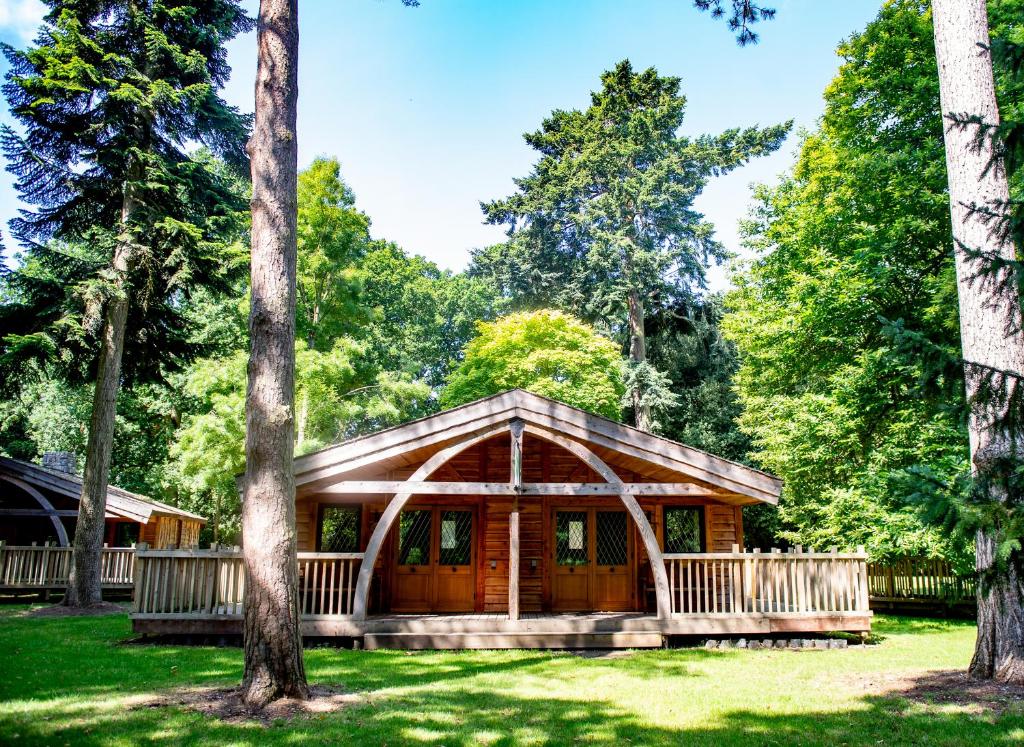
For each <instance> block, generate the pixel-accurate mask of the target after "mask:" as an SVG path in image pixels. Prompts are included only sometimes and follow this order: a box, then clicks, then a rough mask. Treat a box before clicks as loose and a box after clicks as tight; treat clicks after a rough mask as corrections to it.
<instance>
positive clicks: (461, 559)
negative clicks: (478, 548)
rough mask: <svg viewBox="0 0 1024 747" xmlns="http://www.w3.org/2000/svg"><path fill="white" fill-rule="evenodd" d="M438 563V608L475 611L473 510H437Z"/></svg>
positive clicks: (435, 597)
mask: <svg viewBox="0 0 1024 747" xmlns="http://www.w3.org/2000/svg"><path fill="white" fill-rule="evenodd" d="M434 523H435V526H436V528H437V562H436V564H435V566H434V590H435V594H434V609H435V610H436V611H438V612H472V611H473V601H474V592H475V587H476V579H475V577H474V573H473V569H474V567H475V564H474V562H473V556H474V548H473V539H474V532H473V511H472V510H470V509H465V508H460V509H436V511H435V522H434Z"/></svg>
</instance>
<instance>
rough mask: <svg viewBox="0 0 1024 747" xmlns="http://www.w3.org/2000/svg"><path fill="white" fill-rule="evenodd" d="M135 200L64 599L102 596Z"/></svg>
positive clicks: (107, 333)
mask: <svg viewBox="0 0 1024 747" xmlns="http://www.w3.org/2000/svg"><path fill="white" fill-rule="evenodd" d="M134 209H135V203H134V201H133V199H132V198H131V196H129V195H126V196H125V198H124V202H123V205H122V208H121V224H122V230H123V233H122V235H121V237H120V238H119V239H118V242H117V246H116V247H115V248H114V258H113V262H112V264H111V270H112V272H113V278H112V280H113V284H114V292H113V294H111V296H110V298H109V299H108V300H107V302H106V304H105V307H104V310H103V328H102V331H101V333H100V334H101V337H100V350H99V359H98V361H97V367H96V387H95V389H94V391H93V399H92V415H91V417H90V418H89V437H88V440H87V442H86V447H85V473H84V474H83V476H82V495H81V498H80V500H79V502H78V521H77V523H76V524H75V542H74V550H73V552H72V563H71V570H70V573H69V574H68V587H67V591H66V592H65V594H64V604H65V605H67V606H69V607H89V606H91V605H94V604H99V603H100V602H102V601H103V589H102V585H101V576H100V572H101V569H100V563H101V558H102V554H103V528H104V524H105V519H106V513H107V485H108V483H109V481H110V454H111V451H112V450H113V447H114V425H115V419H116V415H117V392H118V389H119V388H120V382H121V356H122V353H123V352H124V333H125V327H126V326H127V323H128V295H127V288H126V287H125V285H126V275H127V272H128V257H129V255H130V254H131V242H132V238H131V235H130V233H129V231H128V222H129V220H130V219H131V216H132V212H133V211H134Z"/></svg>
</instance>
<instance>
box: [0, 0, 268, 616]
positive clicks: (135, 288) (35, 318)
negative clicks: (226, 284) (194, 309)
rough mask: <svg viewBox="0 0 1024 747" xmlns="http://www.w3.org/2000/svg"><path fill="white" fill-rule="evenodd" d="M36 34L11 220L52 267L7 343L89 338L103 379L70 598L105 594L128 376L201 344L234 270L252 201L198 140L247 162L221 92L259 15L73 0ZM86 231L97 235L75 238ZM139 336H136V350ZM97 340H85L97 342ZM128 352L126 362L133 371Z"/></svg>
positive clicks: (17, 111)
mask: <svg viewBox="0 0 1024 747" xmlns="http://www.w3.org/2000/svg"><path fill="white" fill-rule="evenodd" d="M47 5H48V7H49V12H48V13H47V15H46V17H45V21H44V26H43V28H42V30H41V31H40V34H39V36H38V38H37V41H36V44H35V45H34V46H33V47H31V48H29V49H27V50H24V51H19V50H16V49H13V48H11V47H5V48H4V53H5V54H6V56H7V59H8V61H9V62H10V65H11V69H10V71H9V72H8V74H7V76H6V84H5V85H4V87H3V90H4V94H5V95H6V97H7V100H8V102H9V103H10V106H11V112H12V114H13V116H14V118H15V120H16V121H17V123H18V124H19V125H20V126H21V130H22V131H20V132H19V131H18V130H15V129H13V128H10V127H8V128H5V129H4V130H3V133H2V146H3V151H4V153H5V155H6V156H7V158H8V160H9V167H8V168H9V170H10V171H11V172H12V173H13V174H14V175H15V176H16V177H17V181H16V188H17V190H18V191H19V193H20V194H21V196H22V199H23V200H24V201H25V202H27V203H29V204H30V205H33V206H34V208H33V209H31V210H28V211H25V212H24V213H23V214H22V216H21V217H20V218H18V219H15V220H14V221H12V223H11V233H12V234H13V235H14V237H15V238H17V239H18V240H19V241H21V242H22V244H23V245H24V246H25V247H26V251H27V253H28V256H29V258H30V259H35V260H38V263H36V264H35V265H33V263H32V262H30V263H29V264H30V266H34V267H38V266H40V265H42V266H45V267H46V268H47V272H44V273H35V274H34V273H33V271H29V272H26V273H24V274H22V275H20V276H19V277H18V278H16V279H15V280H14V281H13V285H14V287H15V288H16V289H17V297H16V301H15V303H14V304H13V308H12V307H9V308H7V309H6V310H5V312H4V315H3V322H4V328H3V329H2V330H0V332H3V333H4V345H5V348H6V350H5V352H7V353H14V352H43V351H46V350H48V349H49V350H54V349H59V350H61V351H62V352H65V353H66V352H67V351H68V350H72V351H76V352H77V353H78V355H74V356H72V357H71V358H70V360H75V359H77V360H79V361H82V360H83V358H86V359H88V360H89V361H91V362H92V363H91V365H88V366H86V367H85V368H86V371H87V375H88V376H89V377H90V378H92V379H94V381H95V389H94V396H93V404H92V414H91V419H90V424H89V435H88V440H87V447H86V459H85V475H84V481H83V488H82V497H81V501H80V508H79V519H78V524H77V530H76V533H75V554H74V568H73V571H72V574H71V582H70V585H69V588H68V593H67V595H66V596H65V601H66V603H69V604H81V605H89V604H93V603H96V602H98V601H99V600H100V576H99V558H100V549H101V545H102V531H103V517H104V507H105V502H106V488H107V482H108V476H109V470H110V455H111V448H112V440H113V432H114V418H115V406H116V399H117V392H118V389H119V387H120V385H121V382H122V380H125V379H129V380H130V379H133V378H135V377H137V376H141V375H155V374H157V373H158V372H159V370H160V367H161V365H162V364H165V363H167V362H170V361H173V360H174V358H175V357H176V356H180V355H184V354H186V353H187V352H188V345H187V334H186V331H185V324H184V320H183V317H182V312H181V305H180V299H181V297H182V296H183V295H186V294H188V293H189V292H190V290H191V289H193V288H195V287H199V286H204V285H217V284H219V283H221V282H223V280H224V273H223V268H222V263H221V262H220V261H219V259H218V256H217V254H218V250H219V249H220V247H221V246H222V244H221V242H220V239H221V238H222V236H223V233H224V232H225V231H229V230H231V229H232V227H233V224H234V220H235V219H236V217H237V216H236V213H235V211H236V210H237V209H238V208H239V207H240V206H239V205H238V204H237V200H236V197H235V194H234V192H233V191H232V189H231V185H230V184H229V182H228V180H226V179H224V178H222V177H221V176H220V175H218V174H217V173H216V171H215V170H214V169H211V168H209V166H208V164H206V163H203V162H202V160H197V159H194V158H192V157H190V156H189V154H188V152H187V148H188V147H189V146H190V144H193V143H202V144H205V145H206V146H207V147H208V148H209V149H210V150H211V151H212V152H213V153H214V154H215V155H217V156H220V157H222V158H225V159H227V160H228V161H231V162H235V163H239V162H241V161H243V160H244V158H243V147H244V142H245V138H246V130H247V122H246V119H245V118H244V117H243V116H241V115H240V114H239V113H238V112H237V111H235V110H234V109H232V108H231V107H229V106H227V104H225V102H224V101H223V100H222V99H221V98H220V95H219V89H220V88H221V87H222V86H223V85H224V83H225V81H226V80H227V76H228V74H229V68H228V66H227V62H226V52H225V49H224V45H225V43H226V42H227V41H228V40H230V39H231V38H233V37H234V36H235V35H237V34H238V33H240V32H242V31H245V30H247V29H248V28H250V26H251V21H250V19H249V18H248V17H247V16H246V15H245V13H244V12H243V11H242V9H241V7H240V6H239V4H238V3H237V2H235V1H234V0H206V1H204V2H201V3H200V2H195V0H181V1H175V0H129V1H128V2H113V1H112V0H97V1H95V2H61V1H59V0H49V2H48V3H47ZM75 242H81V244H82V245H83V246H85V247H86V248H85V249H81V250H76V251H69V250H67V248H66V245H69V244H73V243H75ZM126 348H127V349H128V350H129V351H130V352H129V355H127V356H125V355H124V353H125V350H126ZM87 353H88V355H85V354H87ZM122 360H125V361H126V365H125V366H124V367H123V370H122Z"/></svg>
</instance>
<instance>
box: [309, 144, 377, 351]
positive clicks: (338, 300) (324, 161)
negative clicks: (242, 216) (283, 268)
mask: <svg viewBox="0 0 1024 747" xmlns="http://www.w3.org/2000/svg"><path fill="white" fill-rule="evenodd" d="M298 200H299V218H298V256H297V277H296V291H297V293H296V312H295V316H296V319H295V321H296V333H297V335H298V336H299V337H300V338H301V339H304V340H305V341H306V344H307V345H308V346H309V347H310V348H317V349H320V348H323V347H325V346H326V347H330V345H331V341H332V340H334V339H336V338H337V337H339V336H340V335H342V334H343V333H345V332H346V331H347V330H351V328H352V327H353V326H354V324H355V323H356V322H357V321H358V316H359V314H360V311H361V309H360V307H359V306H358V302H357V295H358V293H359V282H358V275H359V273H358V271H357V270H356V266H357V264H358V263H359V261H360V260H361V259H362V257H363V255H364V254H365V253H366V249H367V247H368V245H369V241H370V234H369V231H370V219H369V218H367V217H366V215H365V214H363V213H361V212H359V211H358V210H356V209H355V200H356V198H355V194H354V193H353V192H352V190H351V189H350V188H349V186H348V185H347V184H345V182H344V181H342V179H341V165H340V164H339V163H338V161H337V159H334V158H330V159H328V158H317V159H316V160H314V161H313V163H312V164H311V165H310V166H309V168H307V169H305V170H304V171H302V172H301V173H300V174H299V186H298Z"/></svg>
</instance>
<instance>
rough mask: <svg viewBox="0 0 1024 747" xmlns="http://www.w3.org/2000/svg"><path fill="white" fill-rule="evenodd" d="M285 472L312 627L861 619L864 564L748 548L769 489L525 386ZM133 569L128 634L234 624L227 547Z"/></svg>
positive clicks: (613, 640) (233, 566) (154, 559)
mask: <svg viewBox="0 0 1024 747" xmlns="http://www.w3.org/2000/svg"><path fill="white" fill-rule="evenodd" d="M294 472H295V482H296V525H297V540H298V550H299V556H298V563H299V584H300V590H299V591H300V606H301V613H302V616H303V631H304V632H305V634H307V635H339V636H351V637H354V638H357V639H362V642H363V644H364V645H366V646H367V647H374V646H408V647H468V646H546V647H553V646H576V645H596V646H609V645H614V646H618V645H628V646H645V645H660V644H661V642H662V640H663V638H664V636H666V635H723V634H725V635H731V634H744V635H760V634H772V633H787V632H808V631H810V632H822V631H831V630H847V631H864V630H867V629H868V627H869V625H870V612H868V609H867V592H866V588H867V587H866V573H865V559H866V556H865V555H864V554H863V552H858V553H848V554H839V553H838V551H836V550H832V551H830V552H824V553H815V552H813V551H812V552H810V553H804V552H802V551H801V552H790V553H780V552H778V551H773V552H765V553H761V552H744V551H743V550H742V549H741V548H743V544H744V543H743V508H744V507H745V506H751V505H757V504H761V503H768V504H775V503H776V502H777V501H778V498H779V492H780V489H781V483H780V481H779V480H778V479H777V478H775V477H772V476H771V475H768V474H766V473H764V472H760V471H758V470H755V469H752V468H750V467H747V466H744V465H741V464H737V463H735V462H731V461H728V460H726V459H722V458H719V457H716V456H714V455H712V454H708V453H706V452H703V451H699V450H697V449H694V448H691V447H688V446H685V445H683V444H680V443H676V442H673V441H669V440H667V439H664V438H660V437H658V436H655V435H653V434H651V433H646V432H643V431H640V430H637V429H635V428H631V427H628V426H625V425H622V424H620V423H616V422H613V421H610V420H607V419H605V418H602V417H598V416H596V415H592V414H590V413H587V412H584V411H582V410H578V409H576V408H573V407H569V406H567V405H565V404H562V403H559V402H555V401H553V400H550V399H546V398H544V397H540V396H537V395H535V394H531V393H529V392H525V391H521V390H513V391H509V392H505V393H502V394H498V395H495V396H493V397H488V398H486V399H482V400H479V401H477V402H473V403H471V404H468V405H465V406H462V407H458V408H455V409H452V410H448V411H445V412H441V413H438V414H436V415H433V416H430V417H427V418H424V419H421V420H417V421H414V422H411V423H407V424H405V425H401V426H398V427H395V428H390V429H388V430H384V431H381V432H379V433H375V434H372V435H368V436H364V437H361V438H356V439H352V440H350V441H347V442H344V443H342V444H339V445H337V446H334V447H331V448H328V449H325V450H323V451H320V452H317V453H315V454H309V455H306V456H303V457H300V458H297V459H296V460H295V466H294ZM200 555H202V554H200ZM175 558H176V560H175ZM138 562H139V563H142V564H143V565H144V566H146V567H149V568H150V569H151V571H152V572H151V573H149V574H148V575H146V578H145V580H143V582H142V584H141V585H137V587H136V610H135V613H134V614H133V619H134V625H135V629H136V631H137V632H141V633H147V632H150V633H168V632H177V633H180V632H205V633H209V632H220V633H223V632H237V631H238V630H240V624H241V601H242V592H241V589H242V588H243V585H244V579H243V573H242V566H241V559H240V557H239V555H238V554H237V553H235V552H219V553H211V554H206V555H203V557H196V554H195V553H191V554H189V556H188V557H186V556H185V554H183V553H180V552H161V551H154V552H148V551H145V550H144V551H142V552H140V553H139V554H138ZM147 564H148V565H147ZM142 575H143V574H141V573H139V574H137V578H139V577H140V576H142ZM197 578H199V579H200V581H198V582H197V581H196V579H197ZM175 584H177V585H178V586H181V587H182V588H181V592H180V593H176V598H177V600H178V601H177V603H173V602H172V603H170V604H168V603H167V599H168V597H169V595H168V594H167V592H166V586H167V585H175ZM182 585H183V586H182Z"/></svg>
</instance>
